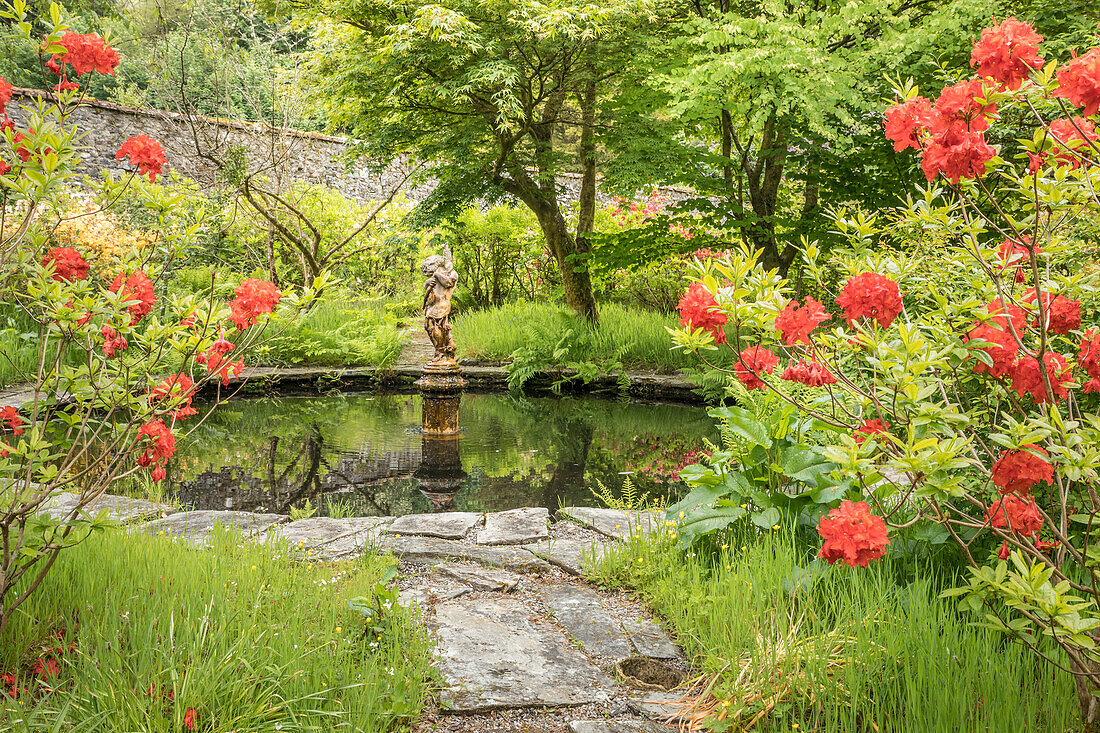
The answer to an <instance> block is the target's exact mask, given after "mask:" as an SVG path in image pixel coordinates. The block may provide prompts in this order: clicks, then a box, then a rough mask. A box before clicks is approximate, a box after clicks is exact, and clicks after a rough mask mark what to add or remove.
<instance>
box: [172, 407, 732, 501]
mask: <svg viewBox="0 0 1100 733" xmlns="http://www.w3.org/2000/svg"><path fill="white" fill-rule="evenodd" d="M419 413H420V403H419V398H418V397H417V396H415V395H390V396H384V395H376V396H372V397H357V396H352V397H344V396H336V397H319V398H309V399H275V400H248V401H243V400H242V401H238V402H231V403H229V404H228V405H226V406H224V407H223V408H220V409H219V411H217V412H215V413H214V415H213V416H211V418H210V419H208V420H207V421H206V423H204V424H203V425H202V426H200V427H199V428H198V429H197V430H195V431H193V432H192V434H191V435H189V436H188V438H187V440H186V441H181V449H180V450H179V451H178V452H177V457H176V458H175V459H174V460H173V463H172V467H171V470H170V474H169V476H170V480H171V486H173V487H174V488H175V489H176V490H177V491H178V492H179V495H180V498H181V499H182V500H183V501H184V502H186V503H190V504H192V505H195V506H198V507H201V508H225V507H226V506H231V507H233V508H240V509H259V508H261V507H262V508H264V509H265V510H268V511H282V512H285V511H287V509H288V508H289V506H291V505H296V504H299V503H300V502H301V501H303V500H304V499H306V498H309V499H311V501H313V503H314V505H315V506H318V507H322V511H324V509H323V507H324V505H325V503H326V501H325V500H324V499H323V498H322V497H335V498H336V499H338V500H339V501H341V502H342V503H345V504H346V505H348V506H349V508H350V509H351V512H352V513H353V514H357V515H368V514H395V515H396V514H406V513H410V512H419V511H430V509H431V504H430V503H429V502H428V501H427V500H426V499H425V498H424V497H423V496H421V495H420V493H419V491H418V490H417V489H418V484H417V483H416V481H414V480H413V478H412V474H413V473H414V472H415V471H416V470H417V469H418V467H419V466H420V462H421V455H422V454H421V436H420V435H419V432H418V426H419ZM462 425H463V435H462V440H461V444H460V447H459V450H460V454H461V463H462V467H463V468H465V469H466V470H467V471H469V474H470V475H469V476H468V477H466V478H465V480H464V481H463V482H462V484H461V485H462V488H461V490H460V491H459V493H458V494H457V496H456V497H455V506H456V508H459V509H466V510H474V511H480V510H497V509H507V508H513V507H518V506H530V505H542V506H546V507H547V508H549V509H554V508H556V507H557V506H559V505H560V504H590V503H592V502H593V501H594V498H593V497H592V495H591V493H590V492H589V491H588V487H587V482H588V481H590V480H591V479H592V477H599V478H600V480H602V481H604V482H605V483H607V484H608V485H612V486H617V485H618V483H621V477H617V476H616V474H618V473H619V472H620V471H623V470H632V469H634V468H636V466H635V465H633V464H634V463H636V462H639V461H642V460H643V459H645V456H644V455H642V453H644V451H646V450H649V448H647V447H646V446H658V447H659V448H660V449H662V450H665V451H666V452H667V450H668V446H669V445H670V444H672V443H675V442H681V443H683V444H684V445H689V444H691V443H695V444H697V443H699V440H700V438H701V437H702V436H703V435H709V434H711V433H712V427H711V422H710V420H709V418H707V417H706V415H705V413H704V412H703V411H702V410H698V409H692V408H682V407H673V406H667V405H630V404H622V403H614V402H601V401H597V400H575V399H574V400H569V399H563V400H551V399H526V398H522V397H515V396H512V395H479V394H468V395H465V396H464V397H463V407H462ZM627 456H629V459H626V460H624V457H627ZM616 479H618V481H616ZM651 493H655V492H651ZM437 498H438V497H437Z"/></svg>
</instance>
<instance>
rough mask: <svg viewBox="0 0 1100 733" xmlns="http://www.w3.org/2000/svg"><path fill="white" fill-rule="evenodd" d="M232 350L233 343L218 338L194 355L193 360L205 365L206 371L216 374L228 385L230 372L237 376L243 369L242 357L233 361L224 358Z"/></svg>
mask: <svg viewBox="0 0 1100 733" xmlns="http://www.w3.org/2000/svg"><path fill="white" fill-rule="evenodd" d="M232 350H233V344H231V343H229V342H228V341H226V340H225V339H223V338H219V339H218V340H217V341H215V342H214V343H213V344H212V345H211V346H210V348H209V349H208V350H207V351H206V353H204V354H199V355H198V356H196V357H195V361H197V362H198V363H199V364H203V365H205V366H206V371H207V372H209V373H210V374H217V375H218V376H219V377H221V380H222V384H223V385H228V384H229V374H230V372H232V373H233V374H234V375H236V376H238V377H239V376H240V375H241V370H243V369H244V359H239V360H238V361H236V362H234V361H232V360H231V359H226V358H225V355H226V354H228V353H229V352H230V351H232Z"/></svg>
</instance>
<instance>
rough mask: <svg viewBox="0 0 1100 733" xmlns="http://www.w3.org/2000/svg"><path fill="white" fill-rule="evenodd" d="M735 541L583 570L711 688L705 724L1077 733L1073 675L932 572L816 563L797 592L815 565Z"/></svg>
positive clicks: (647, 551) (649, 550) (634, 547)
mask: <svg viewBox="0 0 1100 733" xmlns="http://www.w3.org/2000/svg"><path fill="white" fill-rule="evenodd" d="M731 544H733V545H735V546H733V547H729V546H726V547H725V548H724V549H722V550H721V551H720V552H719V554H718V555H717V556H715V557H714V558H713V559H711V560H707V559H704V558H703V557H702V556H701V555H692V554H687V555H685V554H684V553H683V552H681V551H680V550H679V549H678V548H677V547H675V546H674V544H673V542H672V541H671V540H668V539H663V540H658V541H656V542H652V541H647V540H635V541H632V542H630V543H628V544H626V545H625V547H624V548H623V549H622V551H620V552H619V553H618V554H616V555H613V556H611V557H609V558H607V559H604V560H602V561H599V562H598V563H597V564H596V565H595V566H594V567H593V568H592V569H591V570H590V575H591V577H593V578H594V579H596V580H598V581H600V582H603V583H605V584H609V585H614V586H627V587H631V588H635V589H637V590H638V591H639V593H640V594H641V596H642V597H643V598H644V599H645V600H646V601H647V602H648V603H649V604H650V605H651V607H652V608H653V609H654V610H655V611H657V612H658V613H659V614H661V615H662V616H664V617H665V618H666V619H667V620H668V622H669V624H670V625H671V627H672V628H673V629H674V630H675V632H676V634H677V635H678V637H679V638H680V640H681V641H682V642H683V644H684V647H685V651H686V652H687V653H688V654H689V655H690V656H692V657H694V658H695V659H696V662H697V665H698V667H699V669H701V671H702V672H703V673H705V674H706V675H707V676H708V678H707V679H708V680H714V685H713V687H712V688H711V693H712V694H711V695H709V696H704V697H703V698H701V699H700V700H699V705H698V708H697V711H698V713H699V715H700V717H702V716H703V715H708V716H709V717H711V718H712V719H715V718H718V717H724V718H725V720H726V722H729V721H731V720H734V719H736V717H737V713H738V712H739V713H740V720H741V722H742V724H743V723H745V722H746V721H748V720H751V719H752V718H753V717H755V716H756V715H760V716H761V719H760V721H759V723H758V728H757V729H758V730H762V731H792V730H797V731H799V733H806V732H807V731H821V732H822V733H824V732H826V731H828V732H833V731H846V732H848V733H857V732H858V733H862V732H864V731H866V732H867V733H886V732H888V731H896V732H897V733H902V732H906V733H914V732H916V731H920V732H921V733H932V732H935V731H944V733H948V732H950V733H955V732H956V731H997V732H998V733H1006V732H1009V731H1020V732H1021V733H1023V732H1025V731H1027V732H1033V731H1034V732H1049V733H1065V732H1066V731H1070V730H1074V729H1075V723H1076V722H1077V716H1076V713H1075V711H1076V699H1075V697H1074V694H1073V691H1072V683H1071V681H1070V679H1069V675H1067V674H1064V673H1062V672H1059V671H1057V670H1055V668H1054V667H1052V666H1050V665H1048V664H1046V663H1044V662H1042V661H1040V660H1039V659H1038V657H1037V656H1036V655H1034V654H1033V653H1030V652H1028V651H1027V650H1025V649H1023V648H1022V647H1020V646H1017V645H1014V644H1011V643H1009V642H1008V641H1007V640H1006V639H1005V638H1004V637H1003V636H1000V635H998V634H996V633H995V632H991V631H987V630H983V629H979V628H976V627H974V626H972V625H971V622H973V621H974V620H975V619H974V618H972V617H969V616H962V615H960V613H959V612H958V611H957V610H956V606H955V604H953V603H951V602H948V601H941V600H939V599H938V598H937V595H938V591H939V590H940V589H939V588H938V587H936V585H935V583H934V580H933V578H934V574H933V573H931V572H930V571H928V570H924V571H921V570H920V569H918V572H916V579H914V580H908V581H906V580H904V579H903V578H902V577H901V576H900V575H899V573H898V572H897V570H898V568H897V567H892V566H891V565H890V564H888V563H879V564H877V565H873V566H871V567H870V568H867V569H860V568H848V567H846V566H835V567H832V568H829V567H827V566H822V567H823V568H824V572H823V574H822V575H820V576H818V580H817V581H816V583H813V584H810V585H802V586H801V587H800V586H799V584H798V580H797V577H798V576H797V575H793V574H792V568H794V567H795V566H798V565H801V566H803V567H805V566H807V564H808V563H809V560H810V556H809V553H808V552H805V551H802V552H800V551H798V550H796V549H794V546H793V544H794V543H792V542H791V541H789V540H788V539H785V538H782V537H781V536H780V535H779V534H778V533H776V534H774V535H771V536H769V537H765V538H762V539H760V540H759V541H756V542H753V541H749V542H747V543H746V545H745V546H743V547H740V548H739V545H740V543H738V542H736V541H734V540H731ZM899 562H900V561H899ZM815 567H816V566H815ZM910 569H912V568H910ZM715 729H716V730H725V728H723V727H722V723H718V724H717V726H716V728H715ZM729 729H730V730H740V729H741V728H740V727H738V726H736V725H734V726H731V727H730V728H729Z"/></svg>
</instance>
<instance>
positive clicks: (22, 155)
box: [11, 130, 34, 163]
mask: <svg viewBox="0 0 1100 733" xmlns="http://www.w3.org/2000/svg"><path fill="white" fill-rule="evenodd" d="M28 132H29V133H31V134H32V135H33V134H34V130H28ZM24 140H30V138H29V137H27V136H26V135H24V134H23V133H21V132H17V133H15V134H14V135H12V136H11V144H12V146H13V149H14V150H15V154H16V155H18V156H19V160H21V161H23V162H24V163H28V162H30V159H31V155H33V151H32V150H31V149H30V148H28V147H27V146H26V145H24V144H23V141H24Z"/></svg>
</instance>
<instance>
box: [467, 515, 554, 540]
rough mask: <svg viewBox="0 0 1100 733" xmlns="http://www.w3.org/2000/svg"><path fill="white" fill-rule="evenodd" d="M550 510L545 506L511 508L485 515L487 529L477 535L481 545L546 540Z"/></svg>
mask: <svg viewBox="0 0 1100 733" xmlns="http://www.w3.org/2000/svg"><path fill="white" fill-rule="evenodd" d="M549 521H550V512H548V511H547V510H546V508H545V507H534V508H525V509H511V510H509V511H506V512H492V513H491V514H486V515H485V529H483V530H481V532H479V533H478V535H477V542H478V544H479V545H523V544H526V543H528V542H538V541H539V540H545V539H547V538H548V537H549V536H550V535H549V534H548V533H547V531H546V527H547V524H548V523H549Z"/></svg>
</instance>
